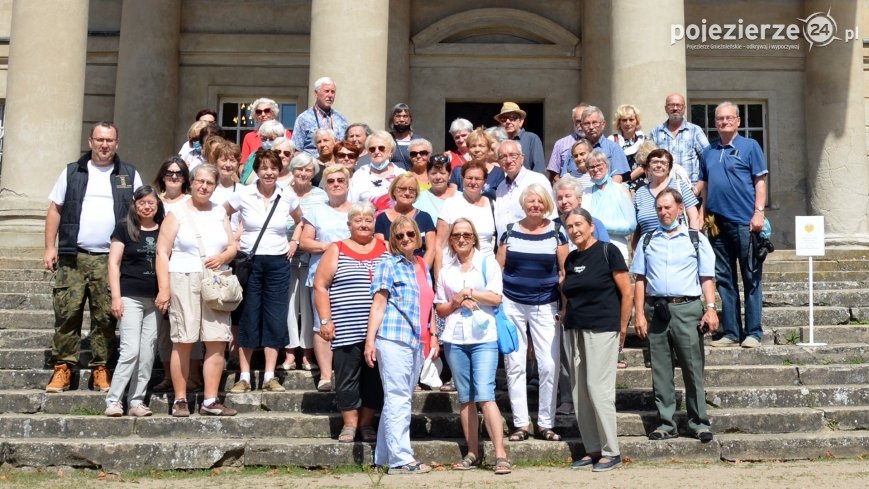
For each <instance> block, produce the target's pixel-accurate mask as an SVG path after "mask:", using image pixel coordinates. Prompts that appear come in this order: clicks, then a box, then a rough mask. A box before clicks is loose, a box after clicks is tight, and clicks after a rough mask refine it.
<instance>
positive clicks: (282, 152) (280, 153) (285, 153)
mask: <svg viewBox="0 0 869 489" xmlns="http://www.w3.org/2000/svg"><path fill="white" fill-rule="evenodd" d="M272 151H274V152H275V154H276V155H278V156H280V155H282V154H283V155H284V156H286V157H287V158H289V157H290V156H293V152H292V151H290V150H287V149H285V150H280V149H275V150H272Z"/></svg>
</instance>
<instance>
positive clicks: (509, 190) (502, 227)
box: [495, 167, 558, 236]
mask: <svg viewBox="0 0 869 489" xmlns="http://www.w3.org/2000/svg"><path fill="white" fill-rule="evenodd" d="M532 183H537V184H540V185H542V186H543V188H544V190H545V191H546V192H547V193H548V194H549V195H552V184H550V183H549V180H548V179H547V178H546V177H545V176H543V174H541V173H537V172H534V171H531V170H529V169H527V168H524V167H523V168H522V169H521V170H519V174H517V175H516V179H515V180H513V181H512V182H511V183H507V179H506V178H505V179H504V181H502V182H501V183H500V184H498V188H497V189H495V226H496V228H497V230H498V236H501V235H502V234H504V233H505V232H506V231H507V225H508V224H513V223H514V222H519V221H521V220H522V219H524V218H525V209H523V208H522V202H519V196H520V195H522V191H523V190H525V187H527V186H529V185H531V184H532ZM556 217H558V214H556V212H555V209H554V208H553V209H552V213H551V214H550V215H549V219H555V218H556Z"/></svg>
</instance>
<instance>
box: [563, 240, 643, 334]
mask: <svg viewBox="0 0 869 489" xmlns="http://www.w3.org/2000/svg"><path fill="white" fill-rule="evenodd" d="M619 270H624V271H627V270H628V267H627V265H625V259H624V258H622V253H621V252H620V251H619V250H618V248H616V247H615V246H613V245H611V244H609V243H604V242H602V241H598V242H596V243H595V244H593V245H591V247H590V248H589V249H587V250H585V251H580V250H573V251H571V252H570V254H568V255H567V259H566V260H565V261H564V271H565V278H564V284H562V286H561V290H562V292H563V293H564V296H565V297H566V298H567V311H566V313H565V318H564V328H565V329H592V330H595V331H618V330H619V326H620V320H621V300H620V295H619V290H618V287H617V286H616V283H615V280H614V279H613V272H615V271H619Z"/></svg>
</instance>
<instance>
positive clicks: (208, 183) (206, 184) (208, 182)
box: [193, 178, 217, 187]
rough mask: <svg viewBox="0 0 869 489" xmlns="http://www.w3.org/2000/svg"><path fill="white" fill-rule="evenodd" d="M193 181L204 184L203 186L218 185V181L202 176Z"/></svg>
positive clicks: (200, 184)
mask: <svg viewBox="0 0 869 489" xmlns="http://www.w3.org/2000/svg"><path fill="white" fill-rule="evenodd" d="M193 183H195V184H197V185H199V186H202V187H213V186H215V185H217V183H215V182H212V181H211V180H205V179H202V178H197V179H196V180H193Z"/></svg>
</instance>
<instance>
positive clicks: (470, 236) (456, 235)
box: [450, 233, 474, 241]
mask: <svg viewBox="0 0 869 489" xmlns="http://www.w3.org/2000/svg"><path fill="white" fill-rule="evenodd" d="M450 239H452V240H455V241H458V240H460V239H464V240H465V241H470V240H472V239H474V235H473V234H471V233H453V234H451V235H450Z"/></svg>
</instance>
